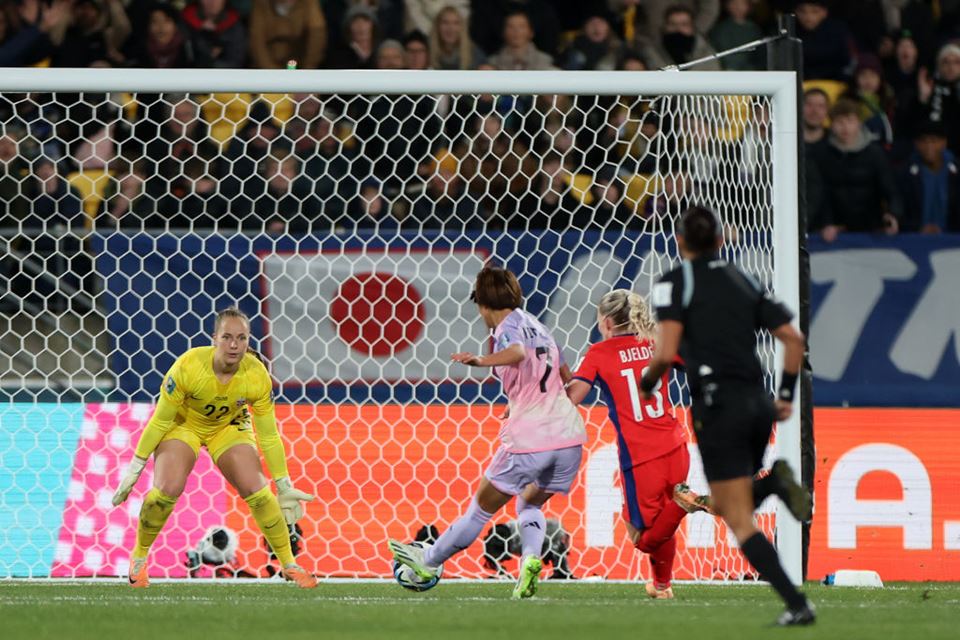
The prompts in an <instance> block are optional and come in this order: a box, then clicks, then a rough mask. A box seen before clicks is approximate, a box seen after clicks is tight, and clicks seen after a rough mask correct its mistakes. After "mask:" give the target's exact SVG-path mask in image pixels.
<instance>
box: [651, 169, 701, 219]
mask: <svg viewBox="0 0 960 640" xmlns="http://www.w3.org/2000/svg"><path fill="white" fill-rule="evenodd" d="M660 176H661V177H660V179H661V180H662V181H663V191H662V192H660V193H657V194H656V197H651V198H647V201H646V203H645V204H644V212H643V217H644V219H645V220H646V221H647V222H648V223H649V224H651V225H652V226H653V229H669V228H670V226H671V224H672V223H671V222H670V220H673V221H674V222H676V221H678V220H679V219H680V214H682V213H683V212H684V211H686V210H687V209H688V208H689V207H690V205H691V204H692V203H693V202H695V199H694V198H693V195H694V180H693V178H692V177H691V175H690V169H689V167H688V165H687V162H686V161H684V160H681V159H679V158H677V159H669V158H666V157H665V158H663V159H662V160H661V161H660Z"/></svg>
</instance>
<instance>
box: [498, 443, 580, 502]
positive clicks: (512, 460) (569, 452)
mask: <svg viewBox="0 0 960 640" xmlns="http://www.w3.org/2000/svg"><path fill="white" fill-rule="evenodd" d="M582 458H583V447H582V446H580V445H576V446H574V447H567V448H565V449H554V450H552V451H536V452H534V453H510V452H509V451H505V450H504V449H503V448H500V449H497V452H496V453H495V454H493V460H491V461H490V466H488V467H487V471H486V472H485V473H484V474H483V475H484V477H486V479H487V480H489V481H490V483H491V484H492V485H493V486H494V487H496V488H497V490H498V491H501V492H502V493H506V494H508V495H511V496H517V495H520V494H521V493H523V490H524V489H526V488H527V485H528V484H530V483H533V484H535V485H537V487H539V488H540V489H542V490H543V491H547V492H549V493H569V492H570V487H571V486H572V485H573V481H574V480H575V479H576V477H577V471H579V470H580V461H581V459H582Z"/></svg>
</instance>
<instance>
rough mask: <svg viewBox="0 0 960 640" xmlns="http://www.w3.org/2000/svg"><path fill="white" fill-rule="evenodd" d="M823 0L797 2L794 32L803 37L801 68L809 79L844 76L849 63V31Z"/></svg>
mask: <svg viewBox="0 0 960 640" xmlns="http://www.w3.org/2000/svg"><path fill="white" fill-rule="evenodd" d="M829 14H830V12H829V10H828V9H827V3H826V2H825V0H802V1H801V2H799V3H797V23H798V24H797V35H798V36H799V37H800V39H801V40H803V71H804V75H805V76H806V77H807V78H809V79H817V80H843V79H844V78H846V77H847V75H848V70H849V66H850V32H849V31H848V30H847V27H846V26H845V25H844V24H843V23H842V22H840V21H839V20H836V19H835V18H831V17H830V15H829Z"/></svg>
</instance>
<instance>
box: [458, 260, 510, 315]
mask: <svg viewBox="0 0 960 640" xmlns="http://www.w3.org/2000/svg"><path fill="white" fill-rule="evenodd" d="M470 300H472V301H473V302H476V303H477V304H479V305H481V306H484V307H487V308H488V309H494V310H500V309H516V308H518V307H519V306H520V305H522V304H523V293H522V292H521V291H520V283H519V282H517V276H515V275H513V272H512V271H510V270H509V269H504V268H503V267H484V268H483V269H481V270H480V273H478V274H477V280H476V283H475V284H474V285H473V291H472V292H471V293H470Z"/></svg>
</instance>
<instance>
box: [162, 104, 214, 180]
mask: <svg viewBox="0 0 960 640" xmlns="http://www.w3.org/2000/svg"><path fill="white" fill-rule="evenodd" d="M166 98H167V100H169V101H171V102H173V107H172V108H168V109H165V111H166V112H165V113H164V115H163V117H162V118H160V120H161V122H162V124H161V126H160V130H159V132H158V135H156V136H155V137H154V138H153V139H151V140H150V141H149V142H148V143H147V154H146V155H147V158H148V159H149V161H150V166H149V170H150V171H149V175H150V177H149V178H148V180H147V192H148V193H149V194H150V195H151V196H153V197H155V198H161V197H162V196H163V195H164V194H165V193H167V192H168V191H169V190H170V189H171V188H172V185H173V182H174V181H175V180H177V179H178V178H182V173H181V172H182V170H183V165H184V164H185V163H187V162H188V161H190V160H199V161H200V162H201V163H203V165H204V166H203V169H204V171H206V170H207V169H206V167H207V165H209V164H211V163H213V161H214V160H215V158H216V157H217V156H218V155H219V149H218V147H217V145H216V143H214V142H213V140H212V139H211V138H210V131H209V125H208V124H207V123H206V121H204V120H203V118H202V117H201V116H200V107H199V105H198V104H197V103H196V102H194V101H193V100H191V99H189V98H187V97H186V96H174V95H170V94H168V95H167V96H166ZM165 104H166V103H164V105H165Z"/></svg>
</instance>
